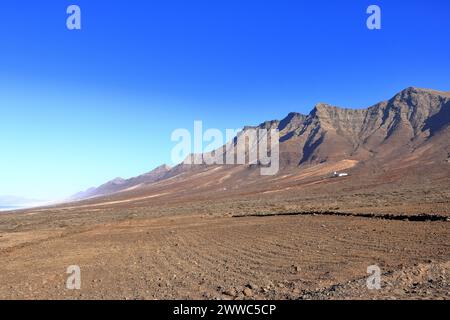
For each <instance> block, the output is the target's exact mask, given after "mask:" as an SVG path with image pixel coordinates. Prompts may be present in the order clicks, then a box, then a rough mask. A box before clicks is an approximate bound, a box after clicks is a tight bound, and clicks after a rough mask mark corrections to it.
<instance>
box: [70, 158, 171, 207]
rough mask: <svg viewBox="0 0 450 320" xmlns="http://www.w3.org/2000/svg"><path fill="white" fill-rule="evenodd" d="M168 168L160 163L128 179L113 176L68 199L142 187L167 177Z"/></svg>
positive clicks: (80, 198)
mask: <svg viewBox="0 0 450 320" xmlns="http://www.w3.org/2000/svg"><path fill="white" fill-rule="evenodd" d="M170 170H171V168H170V167H169V166H167V165H162V166H159V167H157V168H155V169H154V170H152V171H150V172H147V173H144V174H142V175H140V176H137V177H134V178H130V179H122V178H115V179H113V180H111V181H108V182H106V183H105V184H102V185H101V186H99V187H97V188H90V189H88V190H86V191H82V192H79V193H77V194H75V195H73V196H72V197H70V199H69V200H71V201H76V200H84V199H89V198H95V197H99V196H104V195H109V194H114V193H117V192H121V191H126V190H133V189H136V188H139V187H143V186H145V185H147V184H151V183H154V182H158V181H160V180H162V179H165V178H168V177H169V176H170Z"/></svg>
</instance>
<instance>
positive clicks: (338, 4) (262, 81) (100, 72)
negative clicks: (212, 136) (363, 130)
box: [0, 0, 450, 199]
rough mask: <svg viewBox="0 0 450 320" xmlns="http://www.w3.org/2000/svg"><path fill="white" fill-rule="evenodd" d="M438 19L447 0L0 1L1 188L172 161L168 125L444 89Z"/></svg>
mask: <svg viewBox="0 0 450 320" xmlns="http://www.w3.org/2000/svg"><path fill="white" fill-rule="evenodd" d="M71 4H77V5H79V6H80V8H81V10H82V30H80V31H69V30H67V28H66V17H67V14H66V8H67V7H68V6H69V5H71ZM371 4H377V5H379V6H380V7H381V9H382V29H381V30H376V31H370V30H368V29H367V28H366V19H367V17H368V15H367V14H366V8H367V7H368V6H369V5H371ZM449 17H450V2H449V1H448V0H429V1H425V0H423V1H414V0H411V1H400V0H398V1H379V0H371V1H356V0H355V1H337V0H336V1H330V0H327V1H324V0H319V1H300V0H292V1H286V0H277V1H274V0H273V1H263V0H258V1H242V0H241V1H235V0H226V1H225V0H216V1H194V0H193V1H186V0H184V1H181V0H179V1H178V0H177V1H174V0H172V1H151V0H147V1H122V0H120V1H106V0H96V1H92V0H89V1H85V0H72V1H65V0H61V1H50V0H40V1H33V2H31V3H30V1H21V0H4V1H1V4H0V40H1V50H0V137H1V140H0V150H1V156H0V168H1V169H0V194H13V195H20V196H26V197H33V198H46V199H54V198H61V197H65V196H67V195H70V194H72V193H74V192H76V191H79V190H82V189H86V188H88V187H90V186H95V185H99V184H101V183H103V182H105V181H107V180H109V179H111V178H114V177H116V176H122V177H130V176H134V175H138V174H141V173H143V172H146V171H149V170H151V169H152V168H154V167H156V166H157V165H159V164H162V163H170V151H171V149H172V147H173V146H174V143H173V142H171V141H170V134H171V132H172V131H173V130H175V129H177V128H188V129H191V128H192V127H193V122H194V120H202V121H203V122H204V126H205V127H213V128H219V129H222V130H225V129H226V128H240V127H242V126H243V125H247V124H258V123H260V122H262V121H264V120H269V119H280V118H282V117H284V116H285V115H286V114H287V113H288V112H290V111H298V112H303V113H308V112H309V111H310V110H311V108H312V107H313V106H314V104H316V103H317V102H328V103H331V104H336V105H341V106H346V107H354V108H360V107H366V106H369V105H372V104H374V103H376V102H378V101H380V100H384V99H387V98H389V97H391V96H392V95H394V94H395V93H396V92H398V91H400V90H401V89H403V88H406V87H408V86H418V87H430V88H435V89H438V90H445V91H447V90H450V77H449V74H450V41H449V40H450V37H449V36H450V22H449V21H450V18H449Z"/></svg>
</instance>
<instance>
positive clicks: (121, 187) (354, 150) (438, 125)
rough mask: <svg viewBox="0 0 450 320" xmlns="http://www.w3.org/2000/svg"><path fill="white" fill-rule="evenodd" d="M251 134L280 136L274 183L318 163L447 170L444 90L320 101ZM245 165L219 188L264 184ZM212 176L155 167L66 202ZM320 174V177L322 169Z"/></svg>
mask: <svg viewBox="0 0 450 320" xmlns="http://www.w3.org/2000/svg"><path fill="white" fill-rule="evenodd" d="M254 128H264V129H270V128H273V129H274V128H276V129H278V130H279V131H280V141H279V142H280V171H279V173H278V177H283V176H284V175H285V174H286V172H289V173H292V172H294V171H295V172H298V173H302V172H308V170H310V168H312V167H314V166H319V165H322V168H327V169H328V168H329V171H332V170H347V169H349V170H350V169H355V170H359V171H360V172H375V173H376V172H378V171H379V170H384V171H386V170H394V169H395V168H400V167H410V168H414V169H415V170H413V171H414V172H417V170H419V171H420V167H421V166H425V165H426V166H430V165H434V167H433V168H438V167H439V168H444V170H448V168H449V166H450V92H442V91H436V90H431V89H419V88H414V87H410V88H407V89H405V90H403V91H401V92H399V93H398V94H396V95H395V96H394V97H392V98H391V99H389V100H386V101H382V102H380V103H377V104H375V105H373V106H371V107H369V108H364V109H349V108H341V107H337V106H332V105H329V104H326V103H319V104H317V105H316V106H315V107H314V108H313V109H312V111H311V112H310V113H309V114H308V115H305V114H301V113H296V112H293V113H290V114H288V115H287V116H286V117H285V118H284V119H281V120H271V121H266V122H263V123H261V124H260V125H259V126H256V127H254V126H252V127H250V126H249V127H244V129H243V132H245V131H246V130H249V129H254ZM231 147H233V148H236V147H237V145H236V139H235V141H234V144H232V145H226V146H223V147H222V148H219V149H218V150H215V151H214V152H220V153H222V154H223V155H226V153H227V150H228V148H231ZM192 156H198V155H192ZM324 165H326V166H325V167H324ZM236 167H238V168H236ZM249 167H253V166H248V165H241V166H221V168H220V173H217V174H215V175H214V179H216V181H218V182H219V183H218V184H217V186H218V188H222V187H223V188H224V189H227V188H228V189H230V188H232V189H236V188H239V186H242V187H244V186H245V185H247V184H248V183H250V181H254V182H257V181H265V180H264V179H263V178H262V177H258V176H257V175H255V174H253V175H251V176H252V178H251V179H250V178H248V177H250V176H249V173H245V172H243V171H242V169H243V168H246V169H249ZM217 170H218V166H207V165H189V164H186V163H181V164H179V165H177V166H175V167H173V168H170V167H169V166H167V165H162V166H160V167H158V168H156V169H155V170H153V171H151V172H149V173H146V174H143V175H140V176H138V177H134V178H131V179H127V180H125V179H122V178H116V179H114V180H112V181H109V182H107V183H105V184H103V185H101V186H100V187H98V188H91V189H89V190H86V191H83V192H80V193H78V194H76V195H74V196H72V197H71V198H70V199H69V200H71V201H73V200H84V199H89V198H95V197H100V196H108V195H112V194H116V193H123V192H127V191H130V192H131V191H132V192H136V191H137V190H145V189H146V188H148V187H149V186H153V185H155V184H158V183H160V182H164V181H166V180H173V179H171V178H176V179H177V181H179V182H180V181H185V185H186V183H187V182H186V181H188V180H189V179H193V177H195V176H196V175H198V174H199V173H200V172H208V171H210V172H211V173H212V172H216V171H217ZM324 170H325V169H324ZM321 172H322V171H321ZM321 174H325V175H326V174H328V171H324V172H322V173H321ZM225 180H228V187H227V185H226V184H224V183H223V182H224V181H225ZM191 185H192V186H195V183H192V184H189V183H187V185H186V187H187V186H191ZM272 188H274V189H276V188H279V185H276V184H273V186H272ZM194 189H195V188H194ZM180 191H181V190H180Z"/></svg>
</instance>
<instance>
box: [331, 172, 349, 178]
mask: <svg viewBox="0 0 450 320" xmlns="http://www.w3.org/2000/svg"><path fill="white" fill-rule="evenodd" d="M341 177H348V173H345V172H341V173H339V172H337V171H335V172H334V173H333V178H341Z"/></svg>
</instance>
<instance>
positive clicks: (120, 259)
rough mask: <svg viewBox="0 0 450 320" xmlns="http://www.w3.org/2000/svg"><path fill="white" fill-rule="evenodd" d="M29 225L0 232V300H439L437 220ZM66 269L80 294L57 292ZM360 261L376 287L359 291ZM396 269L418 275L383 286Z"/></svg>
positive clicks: (445, 288)
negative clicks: (373, 269)
mask: <svg viewBox="0 0 450 320" xmlns="http://www.w3.org/2000/svg"><path fill="white" fill-rule="evenodd" d="M29 229H30V230H25V229H24V230H16V231H3V232H2V233H0V257H1V261H2V263H1V265H0V298H2V299H16V298H19V299H35V298H43V299H65V298H75V299H106V298H112V299H205V298H208V299H267V298H276V299H298V298H307V299H322V298H337V299H343V298H377V297H382V298H419V297H421V295H422V293H423V292H425V293H427V294H426V295H425V296H426V297H428V298H446V299H449V298H450V296H449V291H450V290H449V285H448V273H449V271H450V270H449V265H448V263H447V261H450V232H449V222H442V221H438V222H411V221H391V220H382V219H370V218H360V217H336V216H274V217H263V218H261V217H244V218H232V217H207V216H201V215H195V216H193V215H189V216H173V217H155V218H142V219H137V218H129V217H125V218H123V219H121V220H117V221H110V222H108V223H103V224H100V225H89V224H86V225H84V226H78V227H71V228H53V227H49V228H47V229H46V228H45V225H42V224H41V225H40V226H39V228H29ZM419 263H422V264H423V265H420V266H419V265H418V264H419ZM69 265H79V266H80V267H81V274H82V288H81V290H80V291H70V290H67V289H66V288H65V281H66V277H67V276H68V275H66V273H65V272H66V268H67V267H68V266H69ZM370 265H378V266H379V267H380V268H381V270H382V272H383V273H385V274H386V275H385V280H386V282H385V283H384V289H382V290H381V291H377V292H373V291H369V290H367V289H366V287H365V278H366V277H367V276H368V275H367V274H366V269H367V267H368V266H370ZM435 267H436V268H437V270H439V271H438V273H437V274H433V277H434V278H433V281H434V282H433V281H432V282H429V279H428V278H427V276H426V274H425V275H424V272H425V273H426V270H428V269H430V268H431V269H433V270H436V268H435ZM405 268H413V269H414V268H418V269H417V270H419V271H420V272H421V274H422V275H423V277H421V278H420V279H415V280H414V281H413V280H411V281H397V282H395V281H394V282H392V281H390V280H389V279H392V277H393V274H394V275H395V272H397V273H398V272H403V271H402V270H404V269H405ZM427 268H428V269H427ZM417 270H416V271H417ZM424 270H425V271H424ZM419 271H418V272H419ZM392 272H394V273H392ZM415 273H417V272H415ZM415 273H414V272H412V271H411V276H412V274H415ZM406 275H407V276H408V273H407V274H406ZM430 277H431V275H430ZM397 278H399V277H397ZM397 278H396V279H397ZM400 278H402V277H400ZM416 278H417V277H416ZM402 279H403V278H402ZM389 283H391V284H392V283H394V285H389ZM395 284H396V285H395ZM430 286H431V287H430ZM420 288H422V289H423V290H422V291H423V292H422V291H420V290H419V289H420ZM244 291H245V294H244Z"/></svg>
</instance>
